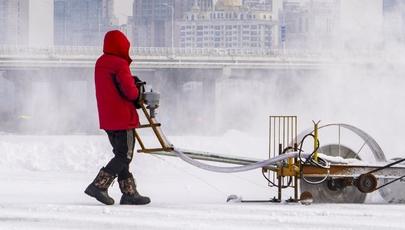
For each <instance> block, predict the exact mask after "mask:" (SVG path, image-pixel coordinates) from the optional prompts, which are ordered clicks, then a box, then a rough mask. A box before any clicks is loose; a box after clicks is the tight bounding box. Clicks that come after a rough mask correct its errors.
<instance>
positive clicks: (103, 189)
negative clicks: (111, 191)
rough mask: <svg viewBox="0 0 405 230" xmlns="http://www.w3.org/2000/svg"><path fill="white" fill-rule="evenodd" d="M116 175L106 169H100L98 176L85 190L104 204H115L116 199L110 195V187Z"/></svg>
mask: <svg viewBox="0 0 405 230" xmlns="http://www.w3.org/2000/svg"><path fill="white" fill-rule="evenodd" d="M114 179H115V176H113V175H111V174H109V173H108V172H106V171H105V170H104V168H102V169H100V172H99V173H98V175H97V177H96V178H95V179H94V181H93V183H91V184H90V185H89V186H87V188H86V190H85V191H84V192H85V193H86V194H87V195H89V196H91V197H94V198H96V199H97V200H98V201H100V202H101V203H103V204H107V205H113V204H114V199H113V198H111V197H110V196H109V195H108V191H107V190H108V187H110V185H111V183H112V182H113V181H114Z"/></svg>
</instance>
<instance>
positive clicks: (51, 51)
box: [0, 46, 386, 60]
mask: <svg viewBox="0 0 405 230" xmlns="http://www.w3.org/2000/svg"><path fill="white" fill-rule="evenodd" d="M101 53H102V47H99V46H52V47H27V46H0V58H1V57H5V58H7V57H12V58H79V59H80V58H83V59H94V58H96V57H98V56H100V54H101ZM131 56H132V57H135V58H136V57H147V58H149V57H150V58H182V57H195V58H210V57H212V58H215V57H217V58H245V57H247V58H259V59H260V58H261V59H266V58H281V59H289V58H290V59H306V60H314V59H315V60H317V59H325V58H326V59H331V58H334V59H339V58H341V57H346V58H348V59H356V58H362V59H364V58H367V59H370V58H373V57H382V56H386V53H384V51H377V50H370V49H368V50H350V51H347V50H346V51H342V50H303V49H299V50H292V49H286V50H283V49H259V48H257V49H254V48H181V47H174V48H170V47H134V48H131Z"/></svg>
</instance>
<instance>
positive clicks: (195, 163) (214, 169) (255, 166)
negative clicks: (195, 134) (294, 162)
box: [173, 148, 311, 173]
mask: <svg viewBox="0 0 405 230" xmlns="http://www.w3.org/2000/svg"><path fill="white" fill-rule="evenodd" d="M173 152H174V153H176V155H177V156H178V157H179V158H180V159H182V160H184V161H185V162H187V163H189V164H191V165H193V166H195V167H198V168H200V169H204V170H208V171H212V172H220V173H236V172H245V171H250V170H254V169H258V168H263V167H265V166H269V165H276V164H277V163H279V162H281V161H283V160H286V159H288V158H295V157H297V156H298V154H299V152H288V153H285V154H281V155H278V156H276V157H273V158H271V159H268V160H263V161H258V162H256V163H253V164H249V165H243V166H235V167H221V166H215V165H209V164H205V163H202V162H200V161H197V160H194V159H192V158H191V157H189V156H187V155H186V154H185V153H183V152H182V151H180V150H178V149H176V148H174V150H173ZM310 155H311V154H308V153H301V157H304V158H307V157H308V156H310Z"/></svg>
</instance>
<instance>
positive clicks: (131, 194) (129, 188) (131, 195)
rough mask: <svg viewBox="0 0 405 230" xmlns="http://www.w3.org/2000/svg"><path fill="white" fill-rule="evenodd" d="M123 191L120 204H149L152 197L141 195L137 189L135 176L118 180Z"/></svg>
mask: <svg viewBox="0 0 405 230" xmlns="http://www.w3.org/2000/svg"><path fill="white" fill-rule="evenodd" d="M118 183H119V185H120V189H121V192H122V196H121V201H120V204H135V205H139V204H149V203H150V199H149V197H146V196H141V195H140V194H139V193H138V191H137V190H136V184H135V180H134V177H133V176H132V174H131V177H129V178H128V179H125V180H121V181H118Z"/></svg>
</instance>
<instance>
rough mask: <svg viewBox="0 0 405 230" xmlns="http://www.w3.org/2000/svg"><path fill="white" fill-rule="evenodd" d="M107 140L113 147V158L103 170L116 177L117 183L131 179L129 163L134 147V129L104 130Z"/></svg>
mask: <svg viewBox="0 0 405 230" xmlns="http://www.w3.org/2000/svg"><path fill="white" fill-rule="evenodd" d="M106 132H107V135H108V139H110V143H111V145H112V147H113V153H114V157H113V158H112V159H111V160H110V162H108V164H107V166H105V170H106V171H107V172H108V173H110V174H113V175H116V176H118V181H121V180H125V179H128V178H129V177H131V174H130V172H129V163H131V161H132V157H133V153H134V147H135V129H129V130H116V131H108V130H106Z"/></svg>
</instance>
